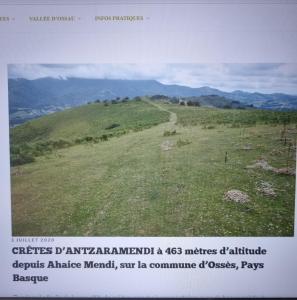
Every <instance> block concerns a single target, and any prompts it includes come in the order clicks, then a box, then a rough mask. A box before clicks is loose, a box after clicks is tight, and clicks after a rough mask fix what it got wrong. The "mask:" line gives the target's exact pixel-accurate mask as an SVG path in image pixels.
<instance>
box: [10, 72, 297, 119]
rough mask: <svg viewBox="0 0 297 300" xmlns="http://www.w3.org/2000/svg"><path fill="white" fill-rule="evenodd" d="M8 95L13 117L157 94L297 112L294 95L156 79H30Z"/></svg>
mask: <svg viewBox="0 0 297 300" xmlns="http://www.w3.org/2000/svg"><path fill="white" fill-rule="evenodd" d="M8 92H9V111H10V114H16V113H18V112H19V111H28V110H29V111H30V110H32V111H36V110H37V111H38V112H40V115H42V114H45V113H46V112H47V111H50V112H52V111H55V110H59V109H62V108H63V107H72V106H78V105H82V104H84V103H87V102H91V101H95V100H100V101H103V100H110V99H115V98H117V97H120V98H123V97H130V98H131V97H136V96H152V95H156V94H158V95H165V96H169V97H199V96H207V95H216V96H220V97H224V98H226V99H230V100H234V101H239V102H241V103H242V104H244V105H253V106H254V107H256V108H261V109H273V110H296V109H297V96H295V95H287V94H282V93H274V94H263V93H258V92H254V93H250V92H244V91H241V90H237V91H233V92H224V91H221V90H219V89H215V88H211V87H208V86H204V87H198V88H191V87H187V86H182V85H166V84H162V83H160V82H158V81H156V80H122V79H85V78H67V79H63V78H51V77H46V78H40V79H35V80H28V79H24V78H18V79H9V80H8ZM56 108H57V109H56ZM37 115H38V113H37Z"/></svg>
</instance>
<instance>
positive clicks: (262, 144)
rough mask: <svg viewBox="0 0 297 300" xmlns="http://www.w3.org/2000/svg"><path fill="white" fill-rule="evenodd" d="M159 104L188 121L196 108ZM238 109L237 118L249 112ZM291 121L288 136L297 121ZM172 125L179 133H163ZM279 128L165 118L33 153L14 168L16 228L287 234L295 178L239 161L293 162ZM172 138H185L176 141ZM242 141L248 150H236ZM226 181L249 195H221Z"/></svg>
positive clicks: (20, 231) (23, 231)
mask: <svg viewBox="0 0 297 300" xmlns="http://www.w3.org/2000/svg"><path fill="white" fill-rule="evenodd" d="M147 105H149V104H147ZM163 107H164V108H165V109H170V111H174V112H175V113H176V114H177V117H178V121H180V120H182V118H183V117H184V116H185V115H186V116H187V117H186V118H184V119H185V120H188V119H189V118H191V119H192V120H193V119H196V118H197V115H196V114H197V111H198V110H199V109H196V108H195V109H192V108H183V107H180V106H173V105H169V106H168V105H163ZM117 108H118V106H114V109H117ZM151 108H152V109H157V107H153V106H152V107H151ZM228 112H229V113H232V112H233V111H228ZM163 113H165V112H163ZM199 113H200V112H198V114H199ZM207 113H209V114H211V113H213V111H212V110H206V111H204V113H203V116H204V117H205V116H206V114H207ZM236 113H237V111H236ZM240 113H241V114H242V116H241V117H242V118H243V117H244V116H245V115H244V114H246V113H247V112H245V111H240ZM208 117H209V116H208ZM171 120H174V117H173V115H171ZM208 120H209V118H208ZM213 120H214V119H213ZM110 121H111V120H110ZM112 122H114V120H112ZM116 122H117V121H116ZM198 123H199V121H197V124H198ZM290 127H291V128H292V130H291V135H292V136H291V137H293V135H294V134H295V133H294V132H295V125H294V126H293V125H290ZM293 127H294V128H293ZM172 129H176V130H177V134H176V135H173V136H169V137H168V136H167V137H164V136H163V133H164V131H166V130H172ZM281 129H282V125H274V126H271V125H257V126H252V127H248V128H244V129H243V128H230V127H228V126H222V125H216V128H214V129H211V130H210V129H203V126H186V127H182V126H181V125H178V126H175V125H174V124H173V122H172V121H171V122H168V123H164V124H160V125H157V126H154V127H152V128H150V129H147V130H144V131H141V132H131V133H130V134H128V135H124V136H121V137H119V138H113V139H110V140H109V141H107V142H104V143H99V144H94V145H93V144H86V145H77V146H74V147H71V148H67V149H62V150H58V151H56V152H55V153H54V154H51V155H49V156H43V157H39V158H38V160H37V161H36V162H34V163H31V164H27V165H23V166H19V167H15V168H13V169H12V174H13V175H12V200H13V202H12V203H13V234H14V235H53V236H54V235H77V236H89V235H94V236H288V235H292V234H293V223H294V192H295V184H294V183H295V178H294V177H293V176H285V175H276V174H273V173H270V172H269V171H263V170H257V169H254V170H246V169H245V166H247V165H249V164H251V163H252V162H253V161H254V160H256V159H259V158H260V157H265V158H266V159H267V160H268V162H269V163H270V164H271V165H273V166H275V167H281V166H285V165H286V164H287V162H289V164H290V165H293V166H294V163H295V162H294V160H290V161H288V155H289V156H290V159H292V156H293V153H289V152H288V147H287V146H284V145H283V142H281V141H280V139H279V134H280V131H281ZM178 140H182V141H189V142H190V144H187V145H184V146H182V147H178V146H177V144H178ZM164 141H170V142H172V149H170V150H168V151H164V150H162V147H161V145H162V143H163V142H164ZM247 143H248V144H250V145H252V148H253V150H249V151H245V150H241V148H242V146H244V145H246V144H247ZM226 151H227V152H228V156H229V159H228V162H227V163H226V164H225V162H224V157H225V152H226ZM260 180H265V181H268V182H270V183H272V184H273V186H274V187H275V188H276V191H277V194H278V196H277V197H276V198H275V199H271V198H267V197H265V196H263V195H262V194H261V193H259V192H258V191H257V190H256V186H257V183H258V182H259V181H260ZM230 189H240V190H242V191H246V192H247V193H248V194H249V196H250V197H251V201H250V202H249V203H247V204H237V203H231V202H226V201H225V200H223V195H224V193H225V192H226V191H227V190H230Z"/></svg>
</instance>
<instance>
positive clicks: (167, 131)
mask: <svg viewBox="0 0 297 300" xmlns="http://www.w3.org/2000/svg"><path fill="white" fill-rule="evenodd" d="M171 135H176V130H172V131H170V130H165V131H164V133H163V136H171Z"/></svg>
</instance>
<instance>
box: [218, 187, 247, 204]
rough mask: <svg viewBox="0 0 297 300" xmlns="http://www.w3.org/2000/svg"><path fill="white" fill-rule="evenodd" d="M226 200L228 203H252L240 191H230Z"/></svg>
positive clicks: (226, 195) (225, 197)
mask: <svg viewBox="0 0 297 300" xmlns="http://www.w3.org/2000/svg"><path fill="white" fill-rule="evenodd" d="M224 199H225V200H227V201H234V202H237V203H245V202H248V201H250V199H249V196H248V195H247V194H246V193H244V192H242V191H240V190H230V191H228V192H226V193H225V195H224Z"/></svg>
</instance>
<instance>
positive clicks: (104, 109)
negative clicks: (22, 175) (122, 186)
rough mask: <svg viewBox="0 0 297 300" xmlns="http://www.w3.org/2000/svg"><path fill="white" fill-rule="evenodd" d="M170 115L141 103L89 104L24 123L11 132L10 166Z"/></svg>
mask: <svg viewBox="0 0 297 300" xmlns="http://www.w3.org/2000/svg"><path fill="white" fill-rule="evenodd" d="M168 118H169V113H167V112H164V111H160V110H159V109H157V108H156V107H154V106H152V105H150V104H148V103H146V102H144V101H136V100H133V101H132V100H131V101H129V102H121V103H117V104H108V105H107V104H103V103H92V104H88V105H84V106H81V107H77V108H72V109H67V110H65V111H62V112H57V113H54V114H50V115H47V116H44V117H41V118H39V119H35V120H32V121H29V122H26V123H25V124H23V125H20V126H17V127H15V128H13V129H12V130H11V134H10V139H11V145H12V146H11V153H12V164H13V165H19V164H23V163H26V162H32V161H34V159H35V158H36V157H37V156H41V155H44V154H48V153H50V152H52V150H54V149H59V148H66V147H69V146H72V145H75V144H80V143H85V142H100V141H105V140H107V139H108V138H111V137H114V136H120V135H122V134H126V133H128V132H130V131H138V130H143V129H145V128H149V127H151V126H154V125H157V124H159V123H162V122H166V121H167V120H168Z"/></svg>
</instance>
